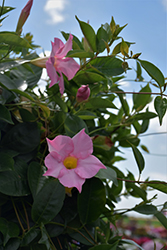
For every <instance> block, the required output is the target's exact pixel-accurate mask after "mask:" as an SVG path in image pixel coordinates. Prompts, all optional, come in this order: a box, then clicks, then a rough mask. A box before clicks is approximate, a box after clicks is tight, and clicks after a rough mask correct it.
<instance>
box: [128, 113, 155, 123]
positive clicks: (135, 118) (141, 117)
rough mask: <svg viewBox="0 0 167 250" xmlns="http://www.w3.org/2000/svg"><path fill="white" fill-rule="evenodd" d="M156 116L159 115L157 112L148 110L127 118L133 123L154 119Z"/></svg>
mask: <svg viewBox="0 0 167 250" xmlns="http://www.w3.org/2000/svg"><path fill="white" fill-rule="evenodd" d="M155 117H157V115H156V114H155V113H153V112H148V111H146V112H140V113H138V114H136V115H133V116H132V117H130V118H128V119H127V120H126V122H128V123H129V122H130V123H133V122H135V121H140V120H149V119H153V118H155Z"/></svg>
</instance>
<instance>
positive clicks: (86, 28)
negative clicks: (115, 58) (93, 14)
mask: <svg viewBox="0 0 167 250" xmlns="http://www.w3.org/2000/svg"><path fill="white" fill-rule="evenodd" d="M75 17H76V19H77V21H78V22H79V25H80V28H81V30H82V33H83V35H84V36H85V38H86V40H87V42H88V44H89V46H90V48H91V49H92V51H94V52H96V51H97V49H96V34H95V31H94V29H93V28H92V27H91V26H90V25H89V24H88V23H85V22H83V21H80V20H79V19H78V17H77V16H75Z"/></svg>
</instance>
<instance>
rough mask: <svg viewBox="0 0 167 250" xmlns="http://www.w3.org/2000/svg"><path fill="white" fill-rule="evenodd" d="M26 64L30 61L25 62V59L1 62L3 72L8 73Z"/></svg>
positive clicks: (0, 68)
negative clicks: (7, 71)
mask: <svg viewBox="0 0 167 250" xmlns="http://www.w3.org/2000/svg"><path fill="white" fill-rule="evenodd" d="M26 62H29V60H25V59H20V60H13V59H6V60H3V62H1V64H0V70H1V71H6V70H9V69H12V68H14V67H17V66H19V65H21V64H24V63H26Z"/></svg>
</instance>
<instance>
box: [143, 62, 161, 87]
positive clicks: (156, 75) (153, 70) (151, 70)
mask: <svg viewBox="0 0 167 250" xmlns="http://www.w3.org/2000/svg"><path fill="white" fill-rule="evenodd" d="M138 61H139V62H140V63H141V66H142V67H143V68H144V69H145V71H146V72H147V73H148V74H149V76H151V77H152V78H153V79H154V80H155V81H156V82H157V83H158V85H159V86H160V87H162V86H164V83H165V79H164V76H163V74H162V72H161V71H160V70H159V69H158V68H157V67H156V66H155V65H154V64H152V63H150V62H148V61H144V60H139V59H138Z"/></svg>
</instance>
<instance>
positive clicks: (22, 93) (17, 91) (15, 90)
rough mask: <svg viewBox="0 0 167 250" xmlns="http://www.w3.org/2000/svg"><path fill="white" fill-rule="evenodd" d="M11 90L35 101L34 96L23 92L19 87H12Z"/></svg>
mask: <svg viewBox="0 0 167 250" xmlns="http://www.w3.org/2000/svg"><path fill="white" fill-rule="evenodd" d="M11 91H13V92H14V93H16V94H19V95H21V96H24V97H25V98H27V99H28V100H30V101H32V102H35V100H34V98H33V97H32V96H30V95H29V94H27V93H26V92H23V91H21V90H19V89H11Z"/></svg>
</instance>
